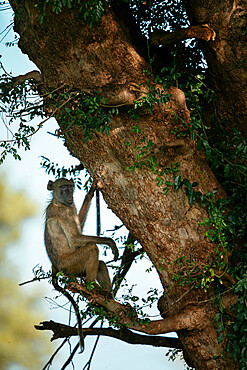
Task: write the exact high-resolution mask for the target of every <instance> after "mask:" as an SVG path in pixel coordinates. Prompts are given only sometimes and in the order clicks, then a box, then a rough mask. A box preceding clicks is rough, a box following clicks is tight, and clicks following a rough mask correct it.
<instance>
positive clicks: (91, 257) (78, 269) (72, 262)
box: [57, 243, 99, 283]
mask: <svg viewBox="0 0 247 370" xmlns="http://www.w3.org/2000/svg"><path fill="white" fill-rule="evenodd" d="M98 268H99V250H98V247H97V245H96V244H95V243H87V244H85V245H83V246H82V247H80V248H79V249H77V250H76V251H75V252H73V253H71V254H66V255H65V256H62V258H61V261H60V263H59V265H58V266H57V269H58V270H59V271H61V270H63V271H64V273H66V274H75V275H82V274H84V276H85V277H86V278H85V280H86V282H87V283H89V282H90V281H95V280H96V278H97V272H98Z"/></svg>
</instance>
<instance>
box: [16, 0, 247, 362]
mask: <svg viewBox="0 0 247 370" xmlns="http://www.w3.org/2000/svg"><path fill="white" fill-rule="evenodd" d="M10 2H11V5H12V6H13V8H14V10H15V11H16V14H17V15H16V17H15V30H16V32H18V33H19V35H20V41H19V46H20V48H21V50H22V51H23V52H24V53H26V54H27V55H28V56H29V58H30V59H31V60H32V61H33V62H34V63H35V64H36V65H37V67H38V68H39V70H40V71H41V74H42V81H43V84H44V86H45V88H46V89H49V90H52V89H54V88H56V87H57V86H60V85H61V84H67V85H69V86H70V87H73V88H75V89H78V90H82V91H87V92H93V91H95V90H98V91H99V92H100V93H101V95H102V96H103V97H105V98H107V99H108V104H109V105H112V106H121V107H120V108H119V111H120V113H119V116H118V117H115V118H114V119H113V122H112V127H111V131H110V134H109V136H107V135H105V134H100V133H98V132H95V133H94V134H92V138H91V139H90V140H89V141H88V142H87V143H84V141H83V139H84V138H83V131H82V129H81V128H80V127H79V126H75V127H73V128H71V130H70V132H69V134H68V135H67V137H66V142H65V144H66V146H67V148H68V150H69V151H70V152H71V153H72V155H74V156H75V157H77V158H78V159H79V160H80V161H81V163H82V164H83V165H84V166H85V167H86V168H87V169H88V170H89V172H90V173H91V175H92V176H93V177H96V178H97V185H98V187H99V189H100V190H101V192H102V194H103V196H104V199H105V201H106V202H107V204H108V206H109V207H110V208H111V209H112V210H113V212H114V213H116V215H117V216H118V217H119V218H120V219H121V220H122V221H123V222H124V224H125V225H126V227H127V228H128V229H129V230H130V231H131V233H132V234H133V235H134V236H135V237H136V239H137V240H138V241H139V242H140V243H141V244H142V246H143V248H144V250H145V251H146V253H147V254H148V256H149V258H150V259H151V261H152V262H153V264H154V265H155V266H156V268H157V272H158V274H159V277H160V280H161V282H162V285H163V287H164V290H165V292H166V305H167V307H168V312H166V318H165V319H164V320H158V321H157V323H155V322H154V323H151V324H150V330H148V329H147V331H146V332H149V333H150V334H158V333H165V332H167V331H173V330H176V331H177V333H178V336H179V338H180V339H181V341H182V343H183V346H184V348H185V350H186V358H187V360H188V361H189V363H190V364H191V365H193V366H194V367H196V368H197V369H223V368H228V369H230V368H231V369H234V368H237V365H236V364H234V363H233V362H231V360H229V358H228V359H225V358H224V357H222V356H221V353H222V349H223V346H224V343H222V344H221V345H219V344H218V341H217V333H216V329H215V325H214V320H213V319H214V315H215V313H216V311H217V308H216V307H215V305H214V303H213V301H212V300H211V298H212V297H213V295H214V292H213V290H212V289H211V290H209V291H208V292H207V293H204V292H202V291H199V290H195V289H193V287H191V288H188V287H187V288H185V290H181V288H178V286H176V284H174V283H173V281H172V276H173V275H174V274H175V273H178V267H177V266H176V264H175V261H176V259H177V258H178V257H180V256H181V255H183V256H185V258H186V259H188V260H193V261H195V263H196V265H197V267H198V268H199V269H201V268H202V267H203V266H204V264H205V262H206V259H207V257H208V255H209V253H211V254H212V255H214V253H215V252H214V248H215V246H214V245H213V244H212V243H209V242H208V241H207V240H206V239H205V238H204V237H203V235H204V232H205V229H204V228H203V227H202V226H199V225H198V223H199V222H201V221H202V220H203V218H207V212H206V210H205V208H204V207H203V206H202V205H201V204H200V203H196V204H195V205H193V206H192V207H191V206H190V205H189V203H188V199H187V197H186V195H185V193H184V191H183V190H182V189H180V190H178V191H173V190H172V189H171V190H170V191H169V192H168V194H167V195H166V196H165V195H164V192H163V191H162V189H161V187H158V186H157V185H156V181H155V178H156V176H155V175H154V174H153V173H152V172H151V171H150V170H149V169H148V168H145V166H144V167H143V168H141V169H138V168H137V169H136V170H135V171H133V172H130V171H128V170H127V169H126V167H127V166H130V165H131V164H132V163H133V162H134V161H135V160H136V151H135V149H134V147H135V145H141V139H142V137H143V136H142V135H145V136H146V138H147V140H152V142H153V143H154V144H155V145H154V147H153V149H152V150H153V152H154V154H155V156H156V158H157V159H158V160H159V163H160V169H161V170H162V169H163V168H165V167H166V166H169V165H170V163H171V162H173V163H178V162H179V163H180V170H181V177H182V178H187V179H188V180H189V181H190V182H191V183H193V182H194V181H196V182H198V183H200V185H199V188H198V190H200V191H201V192H202V193H205V192H207V191H209V190H216V189H217V190H218V196H220V197H225V194H224V191H223V189H222V188H221V186H220V184H219V183H218V182H217V180H216V178H215V176H214V175H213V173H212V172H211V171H210V169H209V167H208V165H207V163H206V161H205V160H204V157H203V156H202V155H201V154H200V153H197V151H196V150H195V148H194V147H193V144H192V143H191V142H190V140H189V139H188V138H187V139H184V140H180V141H178V140H177V138H176V136H175V135H174V134H172V133H171V132H174V131H175V129H176V130H177V131H179V130H183V129H184V123H186V124H188V123H189V119H190V116H189V112H188V110H187V108H186V103H185V97H184V94H183V92H182V91H181V90H179V89H177V88H172V89H171V90H170V93H171V100H170V102H169V103H167V104H166V105H163V106H162V105H156V106H155V107H154V109H153V114H152V115H148V114H147V113H146V112H145V111H144V110H143V111H140V112H139V114H140V118H141V119H140V121H139V127H140V129H141V130H142V134H140V133H139V134H138V133H133V131H132V126H133V125H136V121H135V120H133V119H131V118H130V116H129V114H128V106H129V105H131V104H132V103H133V101H134V100H135V99H137V98H139V97H140V96H142V95H143V94H145V93H146V90H145V88H140V87H138V84H140V83H143V84H144V85H146V84H147V76H145V75H144V74H143V70H145V69H147V68H148V64H147V62H146V61H145V60H144V59H143V58H142V57H141V56H140V55H139V54H138V53H137V52H136V50H135V49H134V47H133V46H132V44H131V43H130V41H129V38H128V30H127V29H124V28H123V26H120V24H119V23H118V19H117V18H116V16H115V15H114V14H113V12H112V11H111V9H109V11H107V13H106V14H105V15H104V16H103V17H102V19H101V21H100V23H99V24H97V25H96V26H94V27H93V28H90V27H89V26H88V25H86V24H85V23H83V22H82V21H81V20H78V18H77V17H76V15H75V14H73V12H71V11H69V10H63V12H62V13H60V14H58V15H54V14H53V13H52V12H50V11H49V9H48V10H47V15H46V18H45V21H44V23H43V24H40V22H39V20H38V16H39V15H38V13H37V11H36V9H35V8H34V6H33V2H32V1H31V0H30V1H22V2H19V1H15V0H11V1H10ZM199 3H200V9H199ZM233 3H234V4H236V2H235V1H234V2H231V1H227V2H226V1H223V0H222V1H219V0H218V1H217V2H216V3H215V2H213V1H210V0H207V1H203V2H200V1H188V6H189V8H190V11H191V14H192V16H193V18H194V19H195V20H196V22H197V23H201V24H204V23H207V24H209V26H210V27H212V28H213V29H214V30H215V31H216V34H217V35H218V34H219V35H221V32H225V29H226V28H227V27H228V24H225V23H224V27H222V23H220V22H225V18H227V17H229V21H230V22H233V20H234V19H235V18H234V17H235V16H236V14H239V13H238V12H239V10H236V12H237V13H236V12H235V11H233V5H234V4H233ZM216 6H218V7H219V8H218V9H217V11H216ZM234 6H235V5H234ZM223 8H224V9H225V13H224V17H223V18H222V16H221V14H222V13H221V12H222V9H223ZM236 9H239V8H238V7H237V8H236ZM17 10H18V12H17ZM203 10H204V11H203ZM231 12H232V13H231ZM230 13H231V14H230ZM227 19H228V18H227ZM231 24H232V26H231V27H232V32H233V29H234V30H235V31H234V32H237V31H236V28H234V27H235V26H234V23H231ZM222 30H224V31H222ZM237 30H238V27H237ZM229 32H230V31H229ZM217 37H218V36H217ZM232 37H233V36H232V34H230V35H229V34H227V35H226V34H225V33H224V40H223V36H220V39H217V38H216V41H215V42H213V41H210V42H209V43H208V44H207V43H206V42H205V44H204V49H205V55H206V57H208V59H207V60H208V63H209V74H210V79H211V81H212V86H213V87H214V88H215V89H216V90H217V93H218V96H219V107H220V108H219V112H220V114H221V115H222V116H224V117H227V118H229V119H232V118H233V117H234V118H235V121H234V122H235V125H238V126H239V127H240V128H243V122H244V121H243V116H244V114H245V112H244V97H243V95H241V94H239V91H238V89H239V88H241V89H242V90H244V89H246V85H245V86H244V85H243V84H242V80H241V77H240V68H238V70H237V71H234V68H233V67H232V65H231V63H233V62H234V61H235V59H234V58H233V57H232V56H231V53H235V51H236V50H235V49H234V50H233V48H235V46H233V44H234V40H232ZM238 37H240V35H239V36H238ZM222 40H223V41H222ZM226 45H227V46H226ZM237 47H238V54H237V56H238V58H240V59H241V58H242V57H243V54H242V50H241V49H240V48H239V45H238V46H237ZM223 51H224V53H223ZM236 76H237V77H236ZM232 80H233V81H234V82H233V83H232ZM230 86H233V87H231V88H230ZM230 89H231V90H230ZM223 90H224V92H223ZM236 91H237V93H236ZM234 94H236V95H237V96H238V98H239V99H238V100H236V95H235V96H234V98H235V102H236V103H237V104H238V109H237V111H238V115H237V116H236V115H234V112H233V110H232V108H231V107H232V106H233V104H232V103H231V99H232V97H233V95H234ZM226 107H227V113H226V109H225V108H226ZM234 111H235V109H234ZM177 117H179V119H177ZM58 123H59V122H58ZM127 143H131V145H126V144H127ZM164 144H166V145H164ZM165 180H168V181H170V180H172V177H171V175H165ZM233 301H234V299H233V297H232V296H231V295H230V293H229V294H228V295H227V296H226V297H224V298H223V303H224V304H225V305H226V306H231V304H232V302H233ZM180 324H181V325H180ZM137 329H138V328H137ZM140 331H141V328H140Z"/></svg>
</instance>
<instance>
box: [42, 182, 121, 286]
mask: <svg viewBox="0 0 247 370" xmlns="http://www.w3.org/2000/svg"><path fill="white" fill-rule="evenodd" d="M47 189H48V190H52V191H53V197H52V200H51V202H50V204H49V205H48V207H47V209H46V222H45V245H46V250H47V254H48V256H49V258H50V260H51V263H52V267H53V270H54V272H55V271H56V272H58V271H63V272H64V273H65V274H75V275H76V276H84V277H85V281H86V282H87V283H89V282H90V281H96V280H98V282H99V283H100V284H102V285H103V287H104V288H105V289H106V290H107V291H110V290H111V281H110V278H109V273H108V270H107V267H106V264H105V263H104V262H103V261H99V258H98V255H99V250H98V247H97V245H96V243H98V244H106V245H109V246H110V247H111V249H112V252H113V254H114V260H115V261H116V260H117V258H118V249H117V247H116V244H115V242H114V241H113V239H111V238H103V237H98V236H87V235H82V228H83V226H84V223H85V221H86V217H87V213H88V210H89V206H90V203H91V200H92V198H93V195H94V190H95V184H93V185H92V186H91V188H90V190H89V192H88V194H87V195H86V197H85V199H84V202H83V204H82V207H81V209H80V212H79V214H78V215H77V212H76V208H75V205H74V202H73V192H74V181H73V180H72V179H71V180H67V179H64V178H61V179H58V180H56V181H55V182H52V181H49V182H48V185H47Z"/></svg>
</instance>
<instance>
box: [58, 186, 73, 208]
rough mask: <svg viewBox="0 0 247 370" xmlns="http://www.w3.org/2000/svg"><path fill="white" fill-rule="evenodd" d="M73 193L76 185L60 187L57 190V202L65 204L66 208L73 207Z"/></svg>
mask: <svg viewBox="0 0 247 370" xmlns="http://www.w3.org/2000/svg"><path fill="white" fill-rule="evenodd" d="M73 193H74V185H72V184H63V185H60V186H59V187H58V189H57V196H56V198H57V200H59V202H61V203H63V204H65V205H66V206H71V205H72V204H73Z"/></svg>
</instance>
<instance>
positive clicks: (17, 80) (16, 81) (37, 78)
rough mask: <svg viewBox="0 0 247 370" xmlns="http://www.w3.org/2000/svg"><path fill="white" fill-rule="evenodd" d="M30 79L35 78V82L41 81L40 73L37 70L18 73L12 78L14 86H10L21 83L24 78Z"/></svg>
mask: <svg viewBox="0 0 247 370" xmlns="http://www.w3.org/2000/svg"><path fill="white" fill-rule="evenodd" d="M31 79H32V80H35V81H36V82H43V79H42V74H41V73H40V72H39V71H31V72H27V73H26V74H24V75H19V76H16V77H13V78H12V83H13V85H14V86H12V87H15V86H17V85H19V84H21V83H22V82H24V81H26V80H31Z"/></svg>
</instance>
